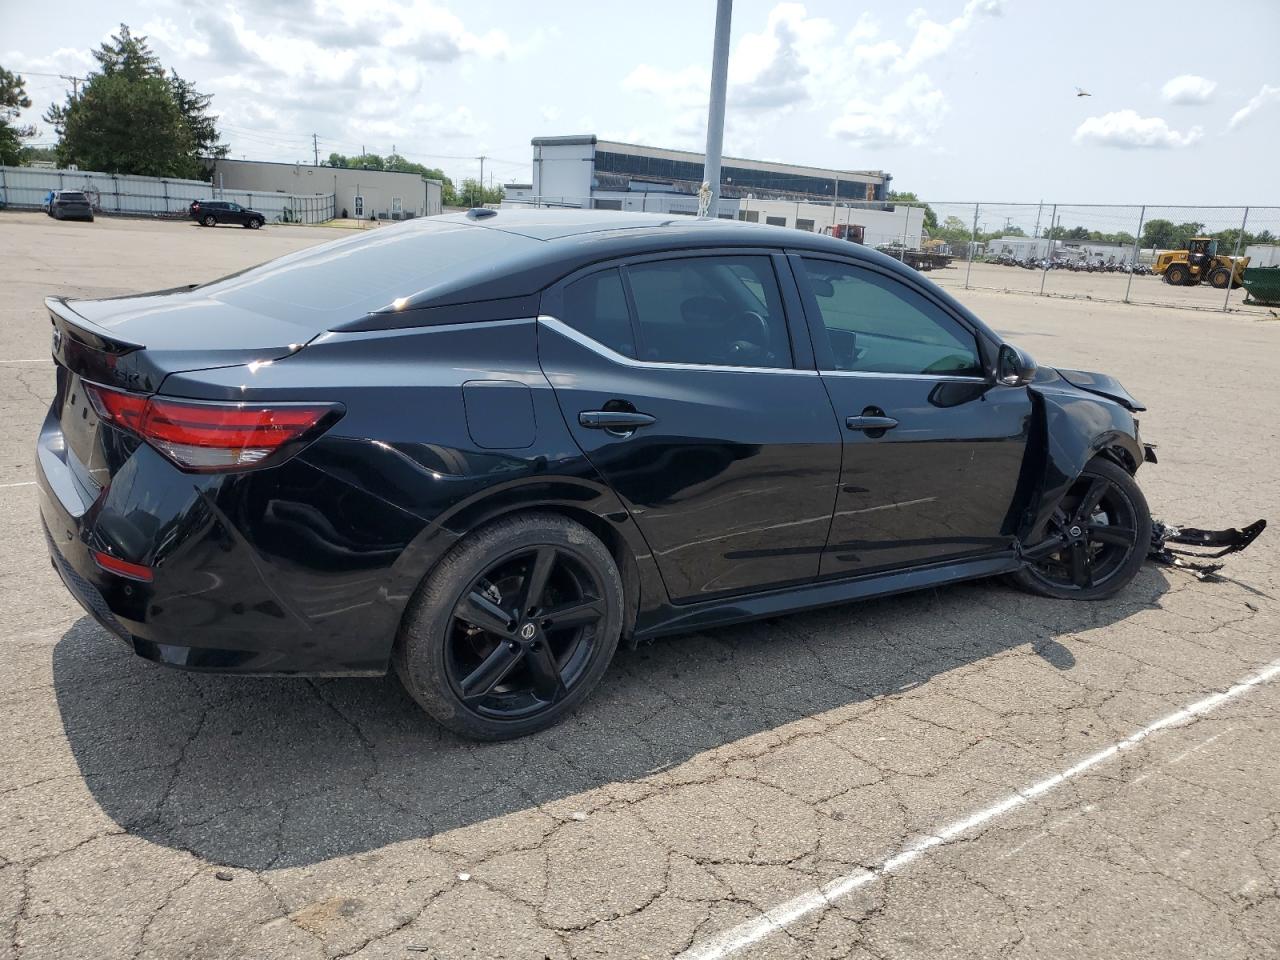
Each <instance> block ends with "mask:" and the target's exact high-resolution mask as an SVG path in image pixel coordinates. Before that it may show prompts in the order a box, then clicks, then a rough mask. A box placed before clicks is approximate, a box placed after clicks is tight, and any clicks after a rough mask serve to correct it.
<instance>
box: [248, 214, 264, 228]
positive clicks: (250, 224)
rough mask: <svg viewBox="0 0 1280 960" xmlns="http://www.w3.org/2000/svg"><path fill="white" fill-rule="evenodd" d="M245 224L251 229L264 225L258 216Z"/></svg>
mask: <svg viewBox="0 0 1280 960" xmlns="http://www.w3.org/2000/svg"><path fill="white" fill-rule="evenodd" d="M245 226H247V227H248V228H249V229H250V230H257V229H258V228H259V227H261V226H262V221H261V220H259V219H258V218H257V217H253V218H252V219H251V220H250V221H249V222H248V223H247V224H245Z"/></svg>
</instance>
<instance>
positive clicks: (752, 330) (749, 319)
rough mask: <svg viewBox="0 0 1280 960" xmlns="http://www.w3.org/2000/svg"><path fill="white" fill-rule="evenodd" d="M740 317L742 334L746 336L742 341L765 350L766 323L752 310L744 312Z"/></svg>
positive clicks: (767, 326) (767, 337)
mask: <svg viewBox="0 0 1280 960" xmlns="http://www.w3.org/2000/svg"><path fill="white" fill-rule="evenodd" d="M740 316H741V319H742V321H743V323H742V326H743V333H745V334H747V336H745V337H743V339H744V340H746V341H747V342H749V343H754V344H756V345H757V346H759V347H761V348H766V347H767V346H768V343H769V323H768V321H767V320H765V318H764V317H762V316H760V314H758V313H756V312H755V311H754V310H744V311H742V313H741V315H740Z"/></svg>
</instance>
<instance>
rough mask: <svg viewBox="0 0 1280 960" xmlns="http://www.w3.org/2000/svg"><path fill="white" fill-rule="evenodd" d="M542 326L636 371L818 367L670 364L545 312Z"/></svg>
mask: <svg viewBox="0 0 1280 960" xmlns="http://www.w3.org/2000/svg"><path fill="white" fill-rule="evenodd" d="M538 323H539V325H542V326H546V327H547V328H548V329H549V330H554V331H555V332H556V333H558V334H560V335H561V336H562V337H567V338H568V339H570V340H572V341H573V342H574V343H576V344H578V345H579V346H582V347H586V348H587V349H588V350H590V351H592V352H593V353H597V354H599V355H600V356H602V357H604V358H605V359H606V360H610V361H612V362H613V363H617V364H620V365H621V366H624V367H631V368H633V369H636V370H702V371H705V372H707V373H782V374H790V375H792V376H802V377H816V376H817V375H818V371H817V370H797V369H796V368H795V367H732V366H726V365H722V364H714V363H670V362H667V361H661V360H635V359H632V358H631V357H628V356H624V355H623V354H621V353H618V352H617V351H616V350H611V349H610V348H609V347H606V346H605V345H604V344H603V343H600V342H599V341H596V340H592V339H591V338H590V337H588V336H587V335H586V334H585V333H582V332H581V331H579V330H575V329H574V328H573V327H571V326H569V325H568V324H567V323H565V322H564V321H563V320H557V319H556V318H555V317H552V316H550V315H548V314H545V313H540V314H538Z"/></svg>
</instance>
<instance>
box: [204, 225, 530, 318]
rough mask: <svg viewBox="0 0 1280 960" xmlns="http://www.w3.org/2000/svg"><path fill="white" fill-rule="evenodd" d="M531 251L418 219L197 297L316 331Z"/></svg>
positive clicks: (218, 283)
mask: <svg viewBox="0 0 1280 960" xmlns="http://www.w3.org/2000/svg"><path fill="white" fill-rule="evenodd" d="M539 246H541V244H540V243H539V241H536V240H531V239H529V238H528V237H521V236H517V235H515V234H510V233H504V232H502V231H498V230H487V229H484V228H482V227H476V226H473V225H471V224H466V223H452V222H442V221H432V220H430V219H427V218H420V219H417V220H411V221H409V222H408V223H405V224H401V225H397V226H391V227H375V228H372V229H369V230H367V231H364V232H363V233H359V234H357V235H356V236H354V237H349V238H344V239H342V240H335V241H333V242H332V243H326V244H323V245H321V246H318V247H312V248H311V249H309V250H302V251H299V252H298V253H292V254H289V255H288V256H286V257H281V258H280V259H279V260H273V261H271V262H270V263H264V264H263V265H262V266H259V267H253V268H252V269H250V270H246V271H244V272H243V273H237V274H233V275H231V276H229V277H225V278H224V279H222V280H215V281H213V282H212V283H209V284H206V285H205V286H204V287H202V288H201V292H202V293H204V295H205V296H207V297H211V298H212V299H214V300H219V301H221V302H223V303H227V304H230V305H231V306H234V307H239V308H241V309H244V310H252V311H254V312H255V313H261V314H265V315H266V316H270V317H277V318H279V319H282V320H291V321H294V322H299V323H303V324H306V325H308V326H312V325H313V326H314V328H315V329H316V330H317V332H318V331H320V330H325V329H328V328H329V327H330V326H333V325H334V324H337V323H342V322H344V321H347V320H356V319H359V318H360V317H362V316H364V315H365V314H367V313H371V312H373V311H375V310H380V309H382V308H383V307H389V306H391V305H392V303H393V302H394V301H395V300H397V299H399V298H400V297H411V296H413V295H414V294H416V293H419V292H422V291H424V290H429V289H431V288H433V287H439V286H443V285H445V284H448V283H451V282H452V281H456V280H457V279H459V276H460V275H463V274H465V275H467V276H473V277H474V276H476V274H478V273H488V272H499V273H500V272H501V270H502V264H503V263H504V262H507V263H509V262H510V260H511V258H512V257H513V256H518V255H519V253H520V252H522V251H525V250H533V249H535V248H537V247H539Z"/></svg>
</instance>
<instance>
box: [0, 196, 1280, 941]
mask: <svg viewBox="0 0 1280 960" xmlns="http://www.w3.org/2000/svg"><path fill="white" fill-rule="evenodd" d="M338 235H345V233H343V232H340V231H331V230H326V229H316V228H302V227H269V228H267V229H265V230H262V231H260V232H250V231H244V230H236V229H230V228H223V229H219V230H213V231H210V230H203V229H200V228H197V227H195V226H193V225H188V224H183V223H148V222H127V221H119V220H112V219H108V218H100V219H99V220H98V222H97V223H95V224H72V223H55V222H52V221H49V220H47V219H46V218H45V217H43V216H42V215H39V214H17V213H6V214H3V215H0V264H2V265H3V277H4V283H3V285H2V286H0V338H2V339H0V343H2V344H3V350H2V351H0V359H3V360H4V361H6V362H4V363H0V403H2V404H3V411H4V414H5V417H4V424H5V429H4V432H3V438H2V439H0V534H3V544H4V546H3V549H2V550H0V598H3V603H0V639H2V641H3V644H4V646H3V651H4V653H3V656H0V702H2V703H3V707H2V708H0V709H2V711H3V713H2V716H3V721H4V723H3V730H4V736H3V737H0V761H2V762H0V929H3V931H4V935H3V937H0V958H3V960H11V958H15V960H16V958H19V957H21V958H24V960H27V958H29V960H36V958H85V957H93V958H95V960H109V958H188V957H189V958H201V960H204V958H233V957H234V958H303V960H310V958H317V960H318V958H337V957H358V958H362V960H372V958H410V960H412V958H419V957H428V958H441V960H444V958H519V960H526V958H529V960H541V958H612V957H626V958H637V957H649V958H659V957H670V956H673V955H676V954H679V953H680V952H682V951H685V950H690V949H692V950H694V951H695V952H696V951H699V950H701V951H703V954H704V955H708V954H706V950H707V949H712V950H715V949H720V948H719V947H717V946H716V945H717V944H718V943H722V942H723V941H719V940H717V937H719V936H720V935H721V934H722V933H723V932H724V931H731V930H733V929H734V928H736V927H738V926H739V925H740V924H749V923H751V922H752V921H755V920H758V918H759V917H760V915H761V914H762V912H764V911H767V910H770V909H772V908H774V907H776V906H777V905H778V904H782V903H785V902H787V901H790V900H792V898H795V897H797V896H803V895H805V894H806V892H809V891H812V890H814V889H815V888H817V887H820V886H822V885H823V884H826V883H828V882H830V881H832V880H837V879H839V878H842V877H849V876H854V875H857V874H858V873H859V872H860V871H863V870H868V869H869V870H873V871H877V875H876V876H875V878H874V879H873V882H867V883H863V884H861V885H859V886H857V887H856V889H853V890H852V891H851V892H849V893H848V895H847V896H844V897H842V898H839V899H834V900H832V901H831V902H823V903H821V904H819V906H818V908H816V909H812V910H809V911H807V912H804V913H803V914H802V915H800V916H798V917H795V918H794V919H793V921H792V922H790V923H788V924H786V925H785V926H783V927H782V928H781V929H774V930H772V931H767V935H763V936H758V937H755V938H754V939H751V940H750V942H746V943H742V944H741V949H740V950H738V951H737V952H735V953H732V955H733V956H741V957H751V958H764V957H815V958H846V957H847V958H859V960H869V958H876V960H889V958H917V957H918V958H951V957H956V958H970V957H972V958H988V957H996V956H999V957H1009V958H1018V960H1024V958H1025V960H1030V958H1040V957H1043V958H1050V957H1052V958H1066V957H1106V958H1129V957H1152V958H1162V960H1164V958H1184V957H1185V958H1197V960H1200V958H1226V957H1239V958H1259V957H1277V956H1280V769H1278V766H1277V763H1276V748H1277V745H1278V744H1280V739H1278V737H1277V735H1278V734H1280V679H1276V680H1273V681H1268V682H1260V683H1257V684H1256V685H1255V686H1252V687H1250V688H1248V689H1247V690H1246V691H1244V692H1242V693H1240V694H1239V695H1238V696H1234V697H1233V698H1232V699H1230V700H1229V701H1226V702H1222V703H1221V704H1220V705H1218V706H1217V707H1216V709H1214V710H1213V711H1212V712H1208V713H1205V714H1203V715H1201V716H1199V717H1197V718H1195V719H1193V720H1191V721H1190V722H1186V723H1182V724H1177V725H1172V726H1169V727H1168V728H1166V729H1161V730H1159V731H1158V732H1156V733H1154V734H1152V735H1151V736H1150V737H1148V738H1146V739H1144V740H1142V741H1141V742H1140V743H1137V744H1135V745H1134V746H1133V747H1132V748H1131V749H1125V750H1123V751H1121V752H1118V753H1117V754H1116V755H1115V756H1114V757H1111V758H1109V759H1106V760H1105V761H1104V762H1100V763H1097V764H1096V765H1094V766H1091V767H1090V768H1089V769H1087V770H1085V771H1084V772H1081V773H1079V775H1073V776H1071V777H1070V778H1067V779H1063V780H1061V781H1060V782H1057V783H1056V785H1055V786H1054V787H1053V789H1048V790H1045V791H1043V792H1040V793H1036V794H1035V795H1034V796H1031V797H1030V798H1029V799H1027V800H1026V801H1025V802H1019V803H1018V804H1017V805H1013V806H1009V805H1008V803H1007V801H1008V800H1009V798H1010V797H1014V796H1018V794H1017V791H1019V790H1027V789H1028V788H1029V787H1030V786H1031V785H1033V784H1037V783H1041V782H1042V781H1045V780H1046V778H1052V777H1054V776H1055V775H1057V774H1061V773H1063V772H1064V771H1068V770H1069V769H1070V768H1071V767H1072V766H1073V765H1075V764H1077V763H1078V762H1079V761H1081V760H1082V759H1083V758H1085V757H1089V756H1092V755H1094V754H1096V753H1097V752H1098V751H1100V750H1105V749H1106V748H1108V747H1110V746H1113V745H1115V744H1116V743H1118V742H1120V741H1123V740H1125V738H1127V737H1130V736H1131V735H1133V734H1134V732H1135V731H1138V730H1141V729H1143V728H1145V727H1147V726H1148V725H1150V724H1152V723H1154V722H1156V721H1159V720H1160V719H1161V718H1163V717H1167V716H1169V715H1171V714H1173V713H1174V712H1175V711H1178V710H1179V709H1181V708H1183V707H1185V706H1187V705H1188V704H1190V703H1194V702H1196V701H1200V700H1202V698H1204V697H1206V696H1208V695H1211V694H1213V693H1215V692H1221V691H1224V690H1227V689H1228V688H1230V687H1231V686H1232V685H1233V684H1235V683H1237V682H1239V681H1241V680H1246V679H1248V678H1250V677H1254V676H1257V675H1258V674H1259V673H1260V672H1261V671H1263V670H1265V669H1266V668H1267V666H1268V665H1269V664H1272V663H1273V662H1275V661H1277V659H1280V615H1278V611H1280V605H1278V604H1277V600H1276V596H1277V592H1278V591H1280V574H1278V573H1277V565H1276V561H1277V554H1278V551H1280V532H1274V531H1272V532H1268V533H1267V534H1264V535H1263V537H1262V539H1261V540H1259V542H1258V543H1257V544H1256V545H1255V546H1254V547H1253V548H1252V549H1251V550H1250V551H1248V552H1247V553H1244V554H1241V555H1239V556H1237V557H1232V558H1231V559H1230V562H1229V566H1228V568H1227V570H1226V571H1225V573H1226V574H1227V575H1228V578H1229V579H1226V580H1224V581H1222V582H1218V583H1201V582H1199V581H1197V580H1195V579H1193V578H1191V577H1189V576H1187V575H1185V574H1183V573H1180V572H1176V571H1170V570H1167V569H1163V568H1158V567H1153V566H1150V565H1149V566H1147V567H1146V568H1145V569H1144V570H1143V571H1142V573H1141V574H1140V575H1139V577H1138V579H1137V581H1136V582H1135V583H1134V584H1133V586H1132V587H1131V588H1130V589H1129V590H1127V591H1126V592H1125V593H1124V594H1123V595H1121V596H1120V597H1118V598H1116V599H1114V600H1111V601H1107V602H1103V603H1096V604H1076V603H1070V602H1055V601H1050V600H1043V599H1038V598H1033V597H1030V596H1027V595H1024V594H1021V593H1018V592H1015V591H1014V590H1013V589H1011V588H1009V587H1006V586H1005V585H1003V584H1002V583H999V582H979V583H973V584H965V585H960V586H956V587H952V588H948V589H942V590H935V591H931V592H927V593H919V594H913V595H908V596H903V597H896V598H892V599H886V600H879V601H872V602H868V603H863V604H859V605H853V606H846V607H840V608H834V609H828V610H824V611H821V612H817V613H810V614H804V615H797V616H791V617H785V618H778V619H773V620H767V621H763V622H758V623H754V624H749V625H746V626H741V627H734V628H727V629H720V630H714V631H706V632H702V633H696V634H692V635H688V636H684V637H679V638H672V639H669V640H664V641H661V642H659V643H655V644H652V645H648V646H644V647H641V648H640V649H639V650H636V651H622V652H620V653H619V655H618V657H617V659H616V661H615V663H614V665H613V667H612V669H611V670H610V672H609V674H608V676H607V677H606V680H605V682H604V683H603V685H602V686H601V688H600V689H599V691H598V692H597V693H596V695H595V696H594V697H593V698H592V699H591V700H590V701H589V702H588V704H587V705H586V706H585V707H584V708H583V709H582V710H581V711H580V712H579V713H577V714H576V715H575V716H573V717H572V718H571V719H570V720H569V721H568V722H566V723H565V724H563V725H561V726H559V727H557V728H555V729H553V730H551V731H548V732H546V733H544V734H541V735H538V736H534V737H531V738H528V739H525V740H521V741H518V742H514V743H505V744H496V745H478V744H474V743H469V742H465V741H461V740H459V739H457V738H455V737H453V736H452V735H449V734H447V733H445V732H443V731H441V730H440V729H439V728H437V727H435V726H434V725H433V724H432V723H431V722H430V721H429V720H428V719H427V718H426V717H425V716H424V715H422V714H421V713H420V712H418V711H417V710H416V708H415V707H414V706H413V705H412V704H411V703H410V701H409V700H408V698H407V697H406V696H405V695H404V694H403V693H401V691H400V689H399V688H398V686H397V685H396V683H395V682H394V681H393V680H392V679H390V678H387V679H373V680H368V679H361V680H321V681H314V682H313V681H308V680H301V679H299V680H252V679H230V678H219V677H215V676H202V675H192V674H183V673H178V672H173V671H169V670H165V669H162V668H158V667H155V666H153V665H151V664H149V663H145V662H143V661H141V660H138V659H136V658H134V657H132V656H131V655H130V654H129V653H127V652H126V651H125V650H124V649H123V647H121V646H120V645H118V644H117V643H116V642H113V641H112V640H111V639H109V637H108V636H107V635H106V634H105V633H104V631H102V630H101V629H100V628H98V627H97V626H96V625H95V624H94V623H93V622H92V621H91V620H90V619H88V618H87V617H86V616H85V615H84V614H83V613H82V612H81V610H80V609H79V607H78V606H76V604H75V603H74V601H72V600H71V598H70V596H69V595H68V594H67V593H66V591H65V590H64V589H63V587H62V586H61V584H60V582H59V581H58V579H57V577H56V575H55V574H54V573H53V571H52V570H51V569H50V567H49V564H48V561H47V559H46V557H45V547H44V544H43V542H42V537H41V535H40V532H39V526H38V520H37V515H36V505H35V500H36V498H35V489H34V487H33V486H31V483H30V482H31V480H32V478H33V470H34V467H33V441H34V437H35V433H36V429H37V426H38V424H39V422H40V420H41V419H42V418H43V416H44V413H45V409H46V407H47V405H48V403H49V400H50V398H51V396H52V387H53V379H52V368H51V366H50V364H49V362H48V360H47V357H48V352H49V351H48V329H49V328H48V320H47V317H46V316H45V314H44V311H43V307H42V304H41V298H42V297H43V296H45V295H48V294H51V293H74V294H78V295H82V296H92V295H110V294H117V293H125V292H130V291H139V290H146V289H155V288H160V287H165V286H172V285H176V284H179V283H188V282H193V281H202V280H206V279H211V278H213V277H215V276H218V275H221V274H223V273H226V272H230V271H231V270H234V269H239V268H242V267H244V266H247V265H250V264H252V263H255V262H258V261H261V260H263V259H267V258H269V257H273V256H276V255H279V254H282V253H285V252H287V251H289V250H293V249H298V248H300V247H302V246H305V245H308V244H311V243H316V242H319V241H321V240H324V239H328V238H330V237H332V236H338ZM953 289H954V288H953ZM956 292H957V293H958V295H960V296H961V297H963V298H964V299H965V300H966V302H967V303H968V304H969V305H970V306H972V307H973V308H974V309H975V310H976V311H977V312H978V313H979V314H980V315H982V316H983V317H985V318H986V319H987V320H988V321H989V322H991V323H992V324H993V325H994V326H995V327H996V328H998V329H999V330H1001V331H1002V332H1004V333H1006V334H1007V335H1009V336H1010V337H1011V338H1012V339H1014V340H1015V341H1016V342H1018V343H1019V344H1021V345H1022V346H1024V347H1026V348H1027V349H1028V350H1030V352H1031V353H1033V354H1034V355H1035V356H1036V357H1037V358H1038V359H1040V360H1041V361H1042V362H1045V363H1049V364H1053V363H1062V364H1064V365H1070V366H1077V367H1083V368H1086V369H1100V370H1105V371H1108V372H1111V373H1114V374H1116V375H1118V376H1119V377H1120V378H1121V379H1122V380H1123V382H1124V383H1125V385H1126V386H1127V387H1128V388H1129V389H1130V390H1131V392H1133V393H1134V394H1135V395H1137V396H1138V397H1140V398H1142V399H1143V400H1144V401H1145V402H1146V403H1147V404H1148V406H1149V407H1150V410H1149V412H1148V413H1146V414H1144V415H1143V417H1142V431H1143V435H1144V437H1145V438H1146V439H1148V440H1154V441H1158V442H1159V443H1160V460H1161V462H1160V464H1159V465H1156V466H1151V465H1148V466H1146V467H1144V468H1143V470H1142V471H1141V472H1140V473H1139V479H1140V481H1141V482H1142V484H1143V487H1144V489H1145V490H1146V492H1147V496H1148V498H1149V499H1150V501H1151V503H1152V507H1153V512H1154V513H1155V514H1156V515H1157V516H1158V517H1162V518H1165V519H1167V520H1171V521H1174V522H1180V523H1184V524H1194V525H1200V526H1225V525H1238V524H1242V523H1245V522H1248V521H1251V520H1254V519H1255V518H1257V517H1259V516H1268V517H1270V518H1271V519H1273V520H1274V519H1276V518H1277V515H1280V510H1277V506H1278V504H1280V493H1278V490H1280V488H1278V486H1277V484H1276V480H1275V476H1274V471H1275V469H1276V467H1277V465H1278V464H1280V455H1278V454H1280V442H1278V439H1277V429H1278V428H1277V420H1276V414H1277V411H1280V376H1277V374H1278V373H1280V349H1278V348H1280V324H1276V323H1267V322H1260V321H1258V320H1257V319H1256V318H1254V317H1249V316H1244V315H1239V314H1227V315H1225V316H1224V315H1218V314H1206V313H1203V312H1194V311H1178V310H1172V309H1158V308H1141V307H1132V306H1129V307H1126V306H1123V305H1118V304H1101V303H1096V302H1087V301H1066V300H1045V299H1038V298H1034V297H1030V296H1023V295H1017V294H1000V293H994V292H977V291H974V292H970V293H965V292H964V291H956ZM1001 804H1004V805H1005V806H1006V807H1008V809H1007V811H1006V812H1003V813H1001V814H1000V815H997V816H991V817H990V818H987V819H985V820H983V821H982V822H981V824H980V825H979V826H975V827H974V828H973V829H967V830H959V831H957V832H954V834H953V835H951V836H950V839H948V840H947V841H946V842H942V843H938V844H937V845H935V846H932V847H931V848H930V849H928V850H927V851H926V852H925V853H923V854H922V855H920V856H918V857H916V858H915V859H913V860H911V862H909V863H906V864H905V865H904V866H901V868H899V869H893V870H882V869H881V867H882V866H883V865H884V864H885V862H886V861H887V860H891V858H893V857H894V856H895V855H897V854H899V853H900V852H901V851H903V850H906V849H909V848H910V847H911V845H912V844H913V843H915V842H918V841H919V840H920V838H922V837H929V836H937V835H938V834H939V832H940V831H945V830H946V829H947V828H948V826H950V825H954V824H958V823H962V822H963V821H965V818H968V817H971V816H973V815H974V814H975V813H976V812H978V811H984V810H989V809H991V808H992V807H993V805H997V806H999V805H1001ZM710 955H715V956H724V955H730V954H727V953H724V952H721V953H712V954H710Z"/></svg>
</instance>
